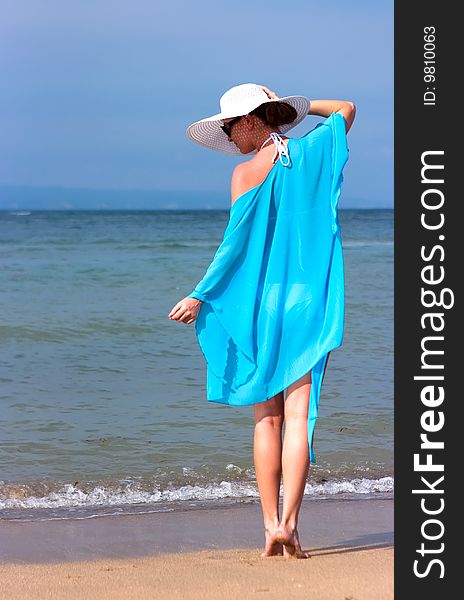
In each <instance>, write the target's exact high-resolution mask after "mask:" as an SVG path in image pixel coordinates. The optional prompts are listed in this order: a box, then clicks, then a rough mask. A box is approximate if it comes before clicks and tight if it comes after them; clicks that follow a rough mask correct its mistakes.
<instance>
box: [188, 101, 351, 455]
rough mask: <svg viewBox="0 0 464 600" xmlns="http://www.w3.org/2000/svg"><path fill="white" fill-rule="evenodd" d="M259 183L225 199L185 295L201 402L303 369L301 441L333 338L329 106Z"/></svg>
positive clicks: (264, 395)
mask: <svg viewBox="0 0 464 600" xmlns="http://www.w3.org/2000/svg"><path fill="white" fill-rule="evenodd" d="M287 150H288V153H289V155H290V161H291V162H290V165H289V166H284V165H283V164H282V163H281V162H280V161H279V160H277V162H276V164H275V165H274V166H273V167H272V169H271V170H270V172H269V173H268V175H267V177H266V178H265V179H264V181H263V182H262V183H260V184H259V185H257V186H255V187H254V188H252V189H250V190H248V191H247V192H245V193H244V194H243V195H242V196H240V197H239V198H237V200H236V201H235V203H234V204H233V205H232V206H231V209H230V216H229V222H228V225H227V228H226V229H225V231H224V238H223V241H222V242H221V244H220V246H219V248H218V249H217V251H216V253H215V255H214V257H213V260H212V262H211V264H210V266H209V267H208V269H207V271H206V273H205V275H204V277H203V279H202V280H201V281H200V282H199V283H198V284H197V285H196V286H195V289H194V291H193V292H192V293H191V294H189V296H188V297H191V298H198V299H199V300H201V301H202V302H203V304H202V305H201V308H200V311H199V313H198V316H197V319H196V321H195V331H196V335H197V339H198V343H199V345H200V348H201V351H202V353H203V355H204V357H205V359H206V363H207V373H206V378H207V384H206V390H207V399H208V401H210V402H221V403H223V404H230V405H233V406H245V405H250V404H257V403H259V402H265V401H266V400H267V399H269V398H271V397H272V396H275V395H276V394H278V393H279V392H281V391H283V390H285V389H286V388H287V387H288V386H289V385H291V384H292V383H294V382H295V381H297V380H298V379H300V378H301V377H302V376H303V375H305V374H306V373H308V372H309V371H311V372H312V373H311V376H312V385H311V392H310V398H309V413H308V442H309V456H310V460H311V462H316V461H315V456H314V449H313V435H314V427H315V424H316V419H317V415H318V409H319V396H320V391H321V385H322V379H323V376H324V369H325V365H326V361H327V356H328V353H329V352H330V351H331V350H334V349H335V348H337V347H339V346H340V345H341V343H342V339H343V320H344V273H343V255H342V240H341V233H340V227H339V221H338V213H337V207H338V199H339V196H340V190H341V187H342V182H343V174H342V171H343V167H344V166H345V164H346V162H347V160H348V154H349V149H348V146H347V137H346V123H345V118H344V117H343V115H342V114H341V113H332V114H331V115H330V116H329V117H327V118H326V119H325V120H324V121H322V122H320V123H318V124H317V125H316V127H314V128H313V129H312V130H311V131H309V132H308V133H307V134H306V135H304V136H302V137H301V138H298V139H297V138H290V139H289V141H288V146H287Z"/></svg>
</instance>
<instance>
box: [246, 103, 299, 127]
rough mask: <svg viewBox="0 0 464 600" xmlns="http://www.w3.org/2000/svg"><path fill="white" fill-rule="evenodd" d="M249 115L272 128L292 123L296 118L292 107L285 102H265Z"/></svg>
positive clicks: (296, 114)
mask: <svg viewBox="0 0 464 600" xmlns="http://www.w3.org/2000/svg"><path fill="white" fill-rule="evenodd" d="M249 114H250V115H256V116H257V117H259V118H260V119H261V121H264V122H265V123H267V124H268V125H272V126H273V127H278V126H279V125H286V124H287V123H292V122H293V121H294V120H295V119H296V117H297V116H298V113H297V112H296V110H295V109H294V108H293V106H291V105H290V104H287V102H265V103H264V104H261V106H258V108H255V109H254V110H252V111H251V112H250V113H249Z"/></svg>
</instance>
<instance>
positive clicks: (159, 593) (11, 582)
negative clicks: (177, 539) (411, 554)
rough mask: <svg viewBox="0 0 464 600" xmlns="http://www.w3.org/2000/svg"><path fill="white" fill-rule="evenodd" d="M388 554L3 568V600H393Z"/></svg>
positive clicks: (240, 554) (251, 554)
mask: <svg viewBox="0 0 464 600" xmlns="http://www.w3.org/2000/svg"><path fill="white" fill-rule="evenodd" d="M392 573H393V550H392V549H391V548H379V549H375V550H356V549H347V548H345V549H340V548H339V549H329V548H328V549H324V550H318V551H315V552H313V555H312V558H310V559H306V560H296V559H290V560H287V559H285V558H283V557H280V556H277V557H271V558H266V559H262V558H260V557H259V549H254V550H248V549H244V550H221V551H211V550H203V551H201V552H194V553H178V554H165V555H160V556H154V557H150V558H138V559H133V560H131V559H122V560H104V559H103V560H98V561H83V562H75V563H61V564H42V565H8V566H2V567H0V579H1V583H0V591H1V597H2V598H5V599H6V598H8V599H9V600H20V599H21V600H24V599H29V598H31V599H32V598H34V599H37V600H41V599H42V598H43V599H45V598H54V599H55V598H56V599H61V598H63V599H66V600H74V599H76V600H77V599H80V600H82V599H84V598H85V599H87V598H98V599H99V600H107V599H108V600H119V599H121V600H122V599H124V600H128V599H133V600H136V599H137V600H138V599H140V600H142V599H144V600H145V599H148V598H162V599H163V600H164V599H166V600H168V599H170V598H186V599H191V600H195V599H197V598H198V599H205V600H209V599H211V600H213V599H214V600H217V599H218V598H221V599H222V600H226V599H230V600H232V599H233V600H235V599H239V598H240V599H247V598H269V599H274V598H275V599H277V598H279V599H281V598H284V597H288V598H292V599H295V600H296V599H300V598H301V599H303V598H304V599H305V600H306V599H313V598H314V599H317V600H335V599H337V600H338V599H340V600H367V599H372V600H383V599H390V598H393V577H392Z"/></svg>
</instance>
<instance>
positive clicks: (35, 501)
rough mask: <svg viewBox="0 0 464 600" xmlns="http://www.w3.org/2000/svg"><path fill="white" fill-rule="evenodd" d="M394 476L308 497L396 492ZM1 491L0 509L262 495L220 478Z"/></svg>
mask: <svg viewBox="0 0 464 600" xmlns="http://www.w3.org/2000/svg"><path fill="white" fill-rule="evenodd" d="M393 487H394V480H393V477H381V478H379V479H367V478H355V479H349V480H332V481H325V480H324V481H321V482H308V483H307V484H306V486H305V496H333V495H337V494H374V493H377V492H383V493H389V492H393ZM8 488H9V491H8V492H7V490H6V489H5V490H4V491H3V492H2V493H0V510H8V509H21V508H24V509H34V508H37V509H39V508H40V509H46V508H71V507H97V506H108V507H110V506H121V505H133V504H155V503H169V502H178V501H184V500H200V501H203V500H221V499H227V498H228V499H246V498H259V492H258V489H257V486H256V483H255V482H249V481H242V482H241V481H221V482H220V483H212V484H206V485H198V484H196V485H182V486H179V487H173V488H167V489H160V488H158V487H156V486H153V487H152V489H145V488H146V486H144V485H142V484H140V483H138V482H129V483H126V484H121V485H120V486H116V487H113V486H111V487H107V486H103V485H97V486H95V487H93V488H91V489H89V490H88V491H85V490H82V489H80V487H79V486H78V485H75V484H65V485H63V486H62V487H61V489H57V490H56V491H53V492H50V493H48V494H45V495H43V496H32V495H31V496H24V495H22V494H19V493H17V492H16V493H15V491H14V487H12V486H8Z"/></svg>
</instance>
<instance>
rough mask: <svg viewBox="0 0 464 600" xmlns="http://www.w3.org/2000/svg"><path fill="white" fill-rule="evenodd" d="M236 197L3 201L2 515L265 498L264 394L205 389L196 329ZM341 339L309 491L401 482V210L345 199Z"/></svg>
mask: <svg viewBox="0 0 464 600" xmlns="http://www.w3.org/2000/svg"><path fill="white" fill-rule="evenodd" d="M228 216H229V213H228V211H227V210H209V211H199V210H191V211H188V210H176V211H168V210H166V211H138V212H129V211H115V212H110V211H85V212H84V211H75V212H51V211H41V212H34V211H3V212H0V261H1V294H0V303H1V321H0V418H1V428H0V518H3V519H55V518H71V517H72V518H87V517H92V516H97V515H102V514H126V513H135V512H151V511H154V512H156V511H166V510H169V511H171V510H177V509H179V508H183V509H185V508H189V507H195V506H199V505H202V504H204V503H206V504H210V505H211V504H214V503H222V504H224V503H230V502H258V501H259V495H258V491H257V487H256V479H255V473H254V468H253V408H252V407H229V406H225V405H220V404H216V403H209V402H207V400H206V393H205V383H206V381H205V379H206V365H205V363H204V358H203V355H202V353H201V350H200V348H199V346H198V344H197V341H196V337H195V331H194V325H193V324H191V325H186V324H183V323H178V322H174V321H171V320H169V319H168V317H167V315H168V313H169V311H170V310H171V308H172V307H173V306H174V304H176V303H177V302H178V301H179V300H181V299H182V298H183V297H185V296H186V295H188V294H189V293H190V292H191V291H192V290H193V288H194V287H195V284H196V283H197V282H198V281H199V280H200V279H201V278H202V276H203V274H204V272H205V271H206V269H207V267H208V265H209V263H210V261H211V259H212V258H213V256H214V253H215V251H216V249H217V247H218V245H219V244H220V242H221V240H222V236H223V233H224V230H225V228H226V226H227V221H228ZM340 220H341V225H342V236H343V244H344V249H345V275H346V323H345V337H344V344H343V346H342V348H340V349H338V350H336V351H334V352H333V353H332V355H331V357H330V361H329V364H328V369H327V373H326V377H325V381H324V385H323V388H322V394H321V402H320V409H319V418H318V421H317V425H316V433H315V452H316V459H317V464H316V465H312V466H311V469H310V474H309V477H308V483H307V486H306V490H305V494H307V495H308V496H313V497H318V498H320V497H321V496H334V495H337V496H339V497H348V498H352V497H359V495H362V496H363V497H366V495H369V494H372V495H379V494H384V495H385V494H386V495H391V494H392V491H393V213H392V211H389V210H344V211H340Z"/></svg>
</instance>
